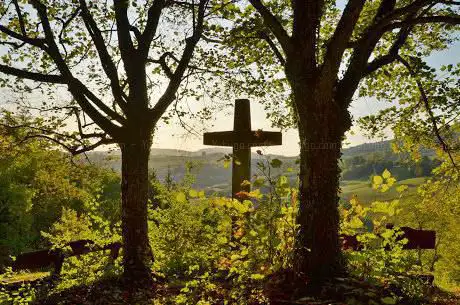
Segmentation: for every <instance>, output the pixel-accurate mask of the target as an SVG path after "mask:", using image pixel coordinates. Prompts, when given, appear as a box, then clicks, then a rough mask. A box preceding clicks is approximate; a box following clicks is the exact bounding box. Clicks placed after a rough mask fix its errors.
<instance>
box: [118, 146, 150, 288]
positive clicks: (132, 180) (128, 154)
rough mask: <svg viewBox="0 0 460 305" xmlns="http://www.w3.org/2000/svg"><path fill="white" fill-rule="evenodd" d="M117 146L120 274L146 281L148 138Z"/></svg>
mask: <svg viewBox="0 0 460 305" xmlns="http://www.w3.org/2000/svg"><path fill="white" fill-rule="evenodd" d="M120 146H121V156H122V170H121V171H122V182H121V183H122V184H121V193H122V235H123V236H122V237H123V266H124V277H125V279H127V280H130V281H149V280H150V277H151V271H150V265H151V263H152V262H153V255H152V250H151V248H150V243H149V238H148V223H147V202H148V194H149V193H148V191H149V188H148V183H149V182H148V181H149V180H148V160H149V154H150V146H151V141H150V139H149V138H147V140H145V141H140V140H139V141H133V142H131V143H126V144H120Z"/></svg>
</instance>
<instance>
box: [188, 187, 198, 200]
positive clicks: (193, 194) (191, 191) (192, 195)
mask: <svg viewBox="0 0 460 305" xmlns="http://www.w3.org/2000/svg"><path fill="white" fill-rule="evenodd" d="M188 194H189V196H190V197H192V198H195V197H198V192H197V191H195V190H194V189H191V190H189V191H188Z"/></svg>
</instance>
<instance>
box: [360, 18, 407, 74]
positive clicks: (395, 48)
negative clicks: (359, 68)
mask: <svg viewBox="0 0 460 305" xmlns="http://www.w3.org/2000/svg"><path fill="white" fill-rule="evenodd" d="M411 30H412V27H411V26H409V25H407V26H405V27H404V28H402V29H401V30H400V31H399V33H398V37H397V38H396V40H395V42H394V43H393V45H392V46H391V48H390V50H389V51H388V54H386V55H383V56H381V57H379V58H376V59H374V60H373V61H372V62H370V63H369V64H368V65H367V67H366V70H365V71H364V76H367V75H369V74H371V73H373V72H375V71H376V70H378V69H380V68H381V67H383V66H385V65H388V64H390V63H392V62H394V61H395V60H396V59H397V58H398V56H399V50H400V49H401V48H402V46H403V45H404V43H405V42H406V40H407V38H408V37H409V34H410V31H411Z"/></svg>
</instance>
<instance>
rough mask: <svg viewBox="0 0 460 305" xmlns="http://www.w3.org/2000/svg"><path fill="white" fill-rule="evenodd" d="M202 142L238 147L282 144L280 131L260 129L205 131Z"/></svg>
mask: <svg viewBox="0 0 460 305" xmlns="http://www.w3.org/2000/svg"><path fill="white" fill-rule="evenodd" d="M203 144H204V145H213V146H234V147H238V148H250V147H254V146H274V145H281V144H282V134H281V132H275V131H261V130H256V131H218V132H207V133H205V134H204V136H203Z"/></svg>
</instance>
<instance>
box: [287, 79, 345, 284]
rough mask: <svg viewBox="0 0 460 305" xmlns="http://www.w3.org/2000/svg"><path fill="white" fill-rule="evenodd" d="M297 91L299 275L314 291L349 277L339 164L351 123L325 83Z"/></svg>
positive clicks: (296, 261)
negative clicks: (342, 231)
mask: <svg viewBox="0 0 460 305" xmlns="http://www.w3.org/2000/svg"><path fill="white" fill-rule="evenodd" d="M302 79H307V78H302ZM329 83H331V82H329ZM293 88H294V90H293V91H294V102H295V104H296V108H297V113H298V129H299V137H300V146H301V152H300V174H299V180H300V181H299V182H300V187H299V210H298V215H297V224H298V225H299V230H298V233H297V234H298V235H297V237H296V247H295V253H294V272H295V274H296V276H299V277H301V278H302V279H303V280H306V281H307V283H308V284H309V285H311V286H312V287H315V286H318V285H319V286H320V285H321V284H322V283H324V281H325V280H329V279H332V278H334V277H336V276H339V275H342V274H343V272H344V261H343V258H342V255H341V249H340V244H339V213H338V202H339V197H338V193H339V179H340V168H339V164H338V162H339V160H340V157H341V142H342V139H343V136H344V133H345V131H346V130H348V128H349V127H350V119H349V118H350V117H349V113H348V111H347V110H346V108H343V107H341V106H340V103H339V102H338V101H336V100H335V99H334V90H333V88H325V86H323V85H322V84H321V83H320V81H315V80H312V79H310V81H309V82H308V83H305V81H302V82H295V86H293ZM317 284H318V285H317Z"/></svg>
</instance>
